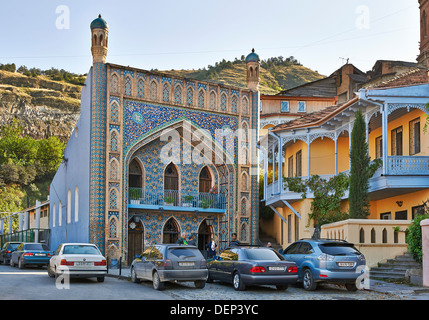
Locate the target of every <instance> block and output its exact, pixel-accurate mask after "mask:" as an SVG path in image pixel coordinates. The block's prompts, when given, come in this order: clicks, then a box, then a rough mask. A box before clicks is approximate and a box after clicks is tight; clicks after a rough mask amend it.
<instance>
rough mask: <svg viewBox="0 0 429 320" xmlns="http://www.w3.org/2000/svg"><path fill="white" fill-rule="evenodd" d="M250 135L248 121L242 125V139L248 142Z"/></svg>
mask: <svg viewBox="0 0 429 320" xmlns="http://www.w3.org/2000/svg"><path fill="white" fill-rule="evenodd" d="M248 136H249V126H248V125H247V123H246V122H243V124H242V127H241V141H243V142H247V141H248Z"/></svg>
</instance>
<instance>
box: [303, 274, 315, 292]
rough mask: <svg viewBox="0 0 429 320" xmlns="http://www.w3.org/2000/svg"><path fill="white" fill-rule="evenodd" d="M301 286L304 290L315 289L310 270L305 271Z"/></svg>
mask: <svg viewBox="0 0 429 320" xmlns="http://www.w3.org/2000/svg"><path fill="white" fill-rule="evenodd" d="M302 284H303V287H304V289H305V290H307V291H314V290H316V288H317V283H316V282H315V281H314V278H313V273H312V272H311V270H310V269H305V271H304V275H303V279H302Z"/></svg>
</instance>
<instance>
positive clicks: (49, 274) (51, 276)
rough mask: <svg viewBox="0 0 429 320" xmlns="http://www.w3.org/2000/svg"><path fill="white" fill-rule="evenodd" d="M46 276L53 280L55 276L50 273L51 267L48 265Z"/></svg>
mask: <svg viewBox="0 0 429 320" xmlns="http://www.w3.org/2000/svg"><path fill="white" fill-rule="evenodd" d="M48 276H49V277H50V278H55V274H53V273H52V271H51V266H50V265H49V264H48Z"/></svg>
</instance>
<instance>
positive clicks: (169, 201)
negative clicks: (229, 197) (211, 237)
mask: <svg viewBox="0 0 429 320" xmlns="http://www.w3.org/2000/svg"><path fill="white" fill-rule="evenodd" d="M128 207H129V208H133V209H153V210H171V211H190V212H195V211H198V212H210V213H225V211H226V197H225V194H223V193H207V192H196V193H187V192H182V191H179V190H160V191H147V190H144V189H142V188H130V191H129V201H128Z"/></svg>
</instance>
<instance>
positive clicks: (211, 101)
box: [209, 91, 216, 110]
mask: <svg viewBox="0 0 429 320" xmlns="http://www.w3.org/2000/svg"><path fill="white" fill-rule="evenodd" d="M209 108H210V109H211V110H214V109H216V93H215V92H214V91H212V92H210V98H209Z"/></svg>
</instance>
